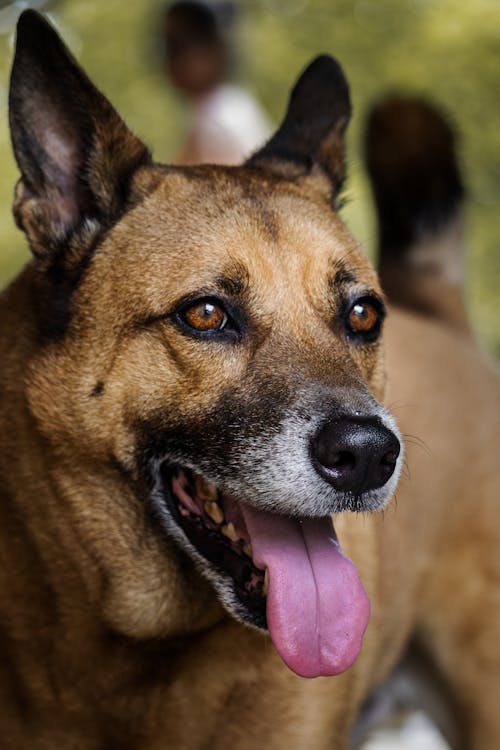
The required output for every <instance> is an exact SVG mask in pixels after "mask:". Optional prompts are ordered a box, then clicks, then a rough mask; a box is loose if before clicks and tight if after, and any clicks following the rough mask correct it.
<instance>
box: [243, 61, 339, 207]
mask: <svg viewBox="0 0 500 750" xmlns="http://www.w3.org/2000/svg"><path fill="white" fill-rule="evenodd" d="M350 116H351V104H350V99H349V86H348V84H347V81H346V78H345V76H344V73H343V71H342V68H341V67H340V65H339V64H338V62H337V61H336V60H334V59H333V58H332V57H330V56H329V55H321V56H320V57H317V58H316V59H315V60H313V61H312V62H311V63H310V65H309V66H308V67H307V68H306V69H305V70H304V72H303V73H302V75H301V76H300V77H299V79H298V81H297V83H296V84H295V86H294V88H293V90H292V93H291V95H290V100H289V102H288V109H287V112H286V115H285V119H284V120H283V122H282V124H281V126H280V127H279V129H278V131H277V132H276V133H275V135H274V136H273V137H272V138H271V140H270V141H268V143H266V145H265V146H264V147H263V148H262V149H260V151H257V153H256V154H254V155H253V156H252V157H250V159H249V160H248V161H247V164H248V165H249V166H253V167H260V168H263V169H266V170H267V171H270V172H273V173H274V174H277V175H279V176H281V177H284V178H285V179H289V180H294V181H301V180H307V181H308V182H309V183H311V182H314V183H315V184H317V186H318V188H319V189H321V190H322V191H323V192H324V191H325V190H327V191H328V194H329V195H330V196H331V197H332V199H334V198H335V196H336V195H337V194H338V192H339V190H340V188H341V187H342V183H343V181H344V178H345V158H344V133H345V130H346V127H347V124H348V122H349V118H350Z"/></svg>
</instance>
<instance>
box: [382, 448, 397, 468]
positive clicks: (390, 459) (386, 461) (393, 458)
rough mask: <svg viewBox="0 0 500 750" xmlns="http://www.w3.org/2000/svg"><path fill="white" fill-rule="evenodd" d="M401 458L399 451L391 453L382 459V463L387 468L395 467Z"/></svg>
mask: <svg viewBox="0 0 500 750" xmlns="http://www.w3.org/2000/svg"><path fill="white" fill-rule="evenodd" d="M398 456H399V451H395V450H394V451H389V452H388V453H386V454H385V456H383V457H382V461H381V463H382V464H383V465H385V466H395V464H396V463H397V460H398Z"/></svg>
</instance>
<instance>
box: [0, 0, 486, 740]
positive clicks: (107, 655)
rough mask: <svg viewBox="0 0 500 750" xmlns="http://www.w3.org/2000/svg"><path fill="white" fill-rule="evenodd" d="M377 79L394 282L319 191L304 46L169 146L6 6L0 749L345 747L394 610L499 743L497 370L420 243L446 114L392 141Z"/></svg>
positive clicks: (450, 214) (319, 157)
mask: <svg viewBox="0 0 500 750" xmlns="http://www.w3.org/2000/svg"><path fill="white" fill-rule="evenodd" d="M398 106H402V105H401V103H399V105H398V104H397V103H396V104H394V102H393V103H392V105H391V106H382V107H381V108H380V109H379V110H378V111H376V112H375V113H374V116H373V118H374V119H373V121H372V123H371V125H370V130H369V137H368V139H367V154H368V164H369V169H370V172H371V174H372V178H373V180H374V185H375V198H376V202H377V205H378V207H379V213H380V217H381V243H382V244H381V252H382V281H383V282H384V274H385V275H387V274H386V273H385V271H384V269H388V268H390V269H391V273H392V274H393V275H392V277H391V278H393V279H394V278H396V275H397V273H399V274H400V282H401V285H400V286H398V283H397V282H395V283H393V285H392V286H391V284H388V290H389V294H392V292H393V289H394V288H396V289H399V292H400V294H402V300H401V301H402V302H403V305H404V303H405V297H404V288H408V289H409V288H411V289H412V290H414V292H413V293H412V301H411V306H410V305H408V306H407V309H398V308H397V307H390V306H389V305H388V301H387V300H386V299H385V297H384V293H383V292H382V287H381V285H380V282H379V279H378V277H377V274H376V272H375V270H374V269H373V267H372V265H371V263H370V262H369V261H368V259H367V257H366V256H365V254H364V252H363V250H362V249H361V248H360V247H359V245H358V243H357V242H356V241H355V240H354V239H353V238H352V237H351V235H350V234H349V232H348V231H347V229H346V228H345V226H344V225H343V223H342V222H341V220H340V218H339V217H338V214H337V210H338V207H339V202H340V199H339V195H340V191H341V188H342V184H343V181H344V176H345V160H344V133H345V130H346V127H347V124H348V121H349V117H350V111H351V108H350V102H349V90H348V86H347V83H346V80H345V77H344V74H343V72H342V70H341V68H340V66H339V65H338V63H336V62H335V61H334V60H333V59H332V58H330V57H328V56H321V57H319V58H317V59H316V60H315V61H313V62H312V63H311V65H310V66H309V67H308V68H307V69H306V70H305V71H304V73H303V74H302V75H301V77H300V78H299V80H298V82H297V83H296V85H295V87H294V89H293V91H292V94H291V97H290V102H289V106H288V110H287V113H286V116H285V118H284V121H283V123H282V124H281V126H280V128H279V129H278V131H277V132H276V133H275V135H274V136H273V137H272V138H271V140H270V141H269V142H268V143H267V144H266V145H264V146H263V148H262V149H261V150H260V151H258V152H257V153H256V154H254V155H253V156H252V157H251V158H250V159H249V160H248V161H247V163H246V164H244V165H243V166H241V167H222V166H213V165H212V166H197V167H189V168H188V167H186V168H181V167H166V166H161V165H157V164H155V163H154V162H153V161H152V159H151V156H150V154H149V152H148V150H147V148H146V147H145V146H144V145H143V144H142V143H141V141H140V140H139V139H138V138H137V137H136V136H135V135H134V134H132V133H131V132H130V131H129V130H128V129H127V127H126V126H125V124H124V123H123V121H122V120H121V119H120V117H119V116H118V114H117V113H116V112H115V110H114V109H113V107H112V106H111V104H110V103H109V102H108V101H107V99H106V98H105V97H104V96H103V95H102V94H101V93H100V92H99V91H98V90H97V89H96V88H95V87H94V85H93V84H92V83H91V82H90V80H89V79H88V78H87V76H86V75H85V73H84V72H83V71H82V70H81V68H80V67H79V66H78V64H77V63H76V61H75V60H74V59H73V57H72V56H71V54H70V53H69V52H68V51H67V50H66V48H65V46H64V44H63V42H62V41H61V40H60V39H59V37H58V36H57V35H56V33H55V32H54V31H53V30H52V28H51V27H50V25H49V24H48V23H47V22H46V21H45V20H44V19H43V18H42V17H41V16H40V15H38V14H37V13H36V12H34V11H31V10H29V11H25V12H24V13H23V14H22V15H21V17H20V20H19V25H18V36H17V46H16V53H15V59H14V64H13V69H12V77H11V87H10V126H11V133H12V142H13V148H14V153H15V157H16V160H17V163H18V165H19V169H20V173H21V178H20V180H19V182H18V184H17V187H16V191H15V199H14V215H15V219H16V222H17V224H18V226H19V227H20V228H21V229H22V230H23V231H24V233H25V235H26V237H27V240H28V243H29V245H30V248H31V250H32V253H33V259H32V260H31V262H30V263H28V265H27V266H26V267H25V269H24V270H23V271H22V272H21V273H20V275H19V276H18V277H17V278H16V279H15V280H14V281H13V283H12V284H11V285H10V286H9V288H8V289H6V290H5V291H4V293H3V295H2V297H1V301H0V311H1V312H0V320H1V329H0V350H1V358H0V361H1V367H2V377H1V381H2V388H1V391H0V404H1V405H0V414H1V420H2V431H1V438H0V440H1V450H0V475H1V482H0V497H1V503H0V514H1V520H0V534H1V546H0V550H1V555H2V565H1V566H0V575H1V579H0V601H1V613H2V616H1V620H0V654H1V664H2V669H1V672H0V675H1V676H0V705H1V711H0V713H1V716H0V728H1V732H0V736H1V738H2V739H1V745H2V748H5V750H21V749H24V748H30V750H47V749H48V748H51V750H52V749H54V748H62V747H64V748H70V747H71V748H73V749H74V750H80V749H82V750H83V749H84V748H85V750H103V748H106V750H111V749H113V750H118V749H119V748H123V749H124V748H126V749H127V750H132V749H135V748H137V749H139V748H141V750H146V749H147V750H165V749H166V748H175V750H195V749H196V750H198V749H199V750H201V748H211V749H212V750H218V749H222V748H224V749H225V748H228V747H231V748H235V750H236V749H237V750H250V748H255V747H257V746H263V747H266V748H267V750H284V748H287V750H292V749H297V750H298V749H299V748H305V747H308V748H314V749H315V750H326V749H327V748H328V749H329V750H331V749H332V748H346V747H347V746H348V743H349V738H350V736H351V735H352V732H353V728H354V727H355V725H356V722H357V720H358V718H359V716H360V712H361V710H362V706H363V704H365V702H366V701H367V700H369V697H370V695H371V694H372V693H373V691H374V690H375V689H377V687H378V686H380V685H381V684H382V683H383V682H384V680H385V679H386V678H387V676H388V675H389V674H390V672H391V670H392V669H393V668H394V667H395V666H396V665H397V663H398V661H399V659H400V658H401V656H402V654H403V653H404V652H405V649H406V648H407V647H408V644H410V642H412V641H414V642H418V643H419V644H420V645H421V646H422V647H423V648H425V650H426V652H427V653H428V654H429V656H430V658H431V659H432V663H433V664H434V665H435V668H436V670H437V671H438V672H439V674H440V675H441V676H442V679H443V680H444V682H445V683H446V685H447V686H448V688H449V690H450V694H451V695H452V696H453V701H454V702H455V705H456V706H457V712H456V717H458V718H459V720H460V726H461V729H460V738H461V741H462V742H463V746H464V747H466V748H469V749H471V750H496V748H498V747H499V746H500V712H499V711H498V705H499V701H500V648H499V647H498V645H497V643H498V638H497V635H498V627H499V625H500V556H499V555H498V547H499V543H500V521H499V518H498V509H497V497H498V489H497V480H498V458H497V446H498V441H499V436H500V429H499V409H498V405H499V383H498V377H497V375H496V373H495V371H494V368H493V367H492V366H491V365H490V364H489V363H488V362H487V360H486V358H485V357H484V356H483V355H482V354H481V353H480V351H479V350H478V348H477V346H476V344H475V343H474V341H473V340H472V337H471V335H470V332H469V331H468V325H467V324H466V323H465V322H464V321H465V320H466V318H465V313H464V311H463V301H462V299H461V294H462V292H461V286H460V285H459V284H458V282H457V284H455V282H454V281H453V279H450V278H449V276H448V275H447V269H448V268H449V264H450V262H452V263H453V262H454V261H450V254H449V253H446V252H444V251H443V252H441V250H442V248H448V247H449V245H450V236H451V235H453V236H455V235H456V234H457V231H458V230H457V222H458V224H459V223H460V221H459V220H460V215H461V212H462V205H463V200H462V198H463V189H462V186H461V180H460V175H459V173H458V171H457V169H456V166H455V161H454V156H453V153H452V150H450V148H451V147H450V144H449V138H448V137H447V132H446V129H445V133H444V136H443V138H442V139H441V140H440V139H439V138H435V139H434V138H430V139H429V140H430V142H432V143H435V142H437V146H436V151H432V149H430V150H429V151H427V150H426V149H425V142H426V134H427V131H428V130H429V129H430V132H431V134H433V135H435V132H434V130H433V127H434V126H433V123H432V122H430V120H432V118H429V117H427V116H426V115H425V113H424V114H423V115H422V118H421V123H422V127H423V133H420V135H419V136H418V138H419V139H420V136H422V140H421V142H420V140H419V148H420V149H421V150H420V151H419V150H418V149H416V151H417V158H413V161H412V154H413V155H414V154H415V148H413V146H414V145H415V144H414V143H412V142H411V141H410V142H406V141H404V139H403V140H402V141H401V143H400V144H398V142H397V139H396V140H395V139H394V138H393V137H392V136H391V128H394V129H397V127H396V126H397V123H396V121H395V119H394V113H393V110H394V108H396V109H397V107H398ZM391 107H392V109H391ZM437 129H438V131H439V127H438V128H437ZM391 143H392V146H393V148H391ZM443 144H444V145H443ZM384 149H385V151H384ZM421 151H423V153H421ZM384 153H385V154H386V157H385V158H383V155H384ZM398 153H399V156H398V158H396V156H397V155H398ZM443 153H444V157H443V158H442V159H441V156H442V154H443ZM393 156H394V160H393V162H391V158H392V157H393ZM438 157H439V158H438ZM411 169H415V170H416V171H415V173H414V174H415V175H416V177H415V179H414V180H412V179H411ZM426 170H427V171H426ZM405 180H406V183H405ZM429 180H431V182H432V185H434V187H436V186H437V187H436V189H432V190H429ZM405 184H406V185H407V186H409V187H408V191H407V193H406V194H405V193H404V191H402V190H401V186H402V185H405ZM391 193H392V198H391ZM391 200H392V201H393V205H394V206H395V208H393V209H391ZM405 201H406V202H405ZM396 209H397V210H396ZM388 228H389V229H388ZM390 229H391V230H392V231H389V230H390ZM403 230H404V231H403ZM410 230H411V231H410ZM405 232H406V235H405ZM429 246H432V247H434V251H433V253H432V255H430V256H429V253H428V251H427V250H426V248H428V247H429ZM457 252H458V251H457ZM386 261H390V262H387V263H386ZM429 263H431V265H432V264H433V269H432V270H433V274H434V278H436V274H437V277H439V278H440V283H441V284H442V287H443V294H442V296H441V299H442V300H444V299H445V298H446V300H447V302H446V304H443V305H441V306H440V302H439V299H435V300H434V301H433V304H430V303H429V304H427V302H429V301H431V302H432V300H433V299H434V298H433V297H432V294H433V293H434V292H435V289H434V292H433V291H432V290H430V289H429V286H428V285H426V284H425V281H426V279H427V278H428V277H429ZM387 273H389V272H388V271H387ZM420 281H422V285H421V287H419V284H420ZM403 285H404V287H403ZM419 288H421V289H422V297H421V299H420V300H419V298H418V289H419ZM395 296H396V295H395ZM426 301H427V302H426ZM389 302H390V300H389ZM410 308H411V309H410ZM450 311H451V312H450ZM387 312H388V314H387ZM397 425H398V426H397ZM404 435H406V436H407V437H406V438H405V437H403V436H404ZM412 436H416V438H419V439H420V440H421V441H423V445H422V444H421V443H419V442H418V440H416V439H414V438H412ZM403 446H404V449H403ZM405 462H406V466H407V471H405V470H404V464H405ZM398 480H399V483H398ZM396 487H397V489H396ZM394 494H395V498H394V499H392V500H391V498H392V496H393V495H394ZM384 509H385V510H384ZM377 511H378V512H377ZM380 511H383V512H380ZM332 518H333V522H332ZM308 678H315V679H308Z"/></svg>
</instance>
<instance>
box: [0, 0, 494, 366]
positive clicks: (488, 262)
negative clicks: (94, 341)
mask: <svg viewBox="0 0 500 750" xmlns="http://www.w3.org/2000/svg"><path fill="white" fill-rule="evenodd" d="M39 2H40V0H39ZM20 4H21V3H19V5H20ZM26 4H27V3H23V5H24V6H26ZM162 7H163V6H162V4H161V3H160V2H159V0H140V1H139V0H129V2H128V3H122V2H118V0H105V2H104V1H103V0H101V2H98V1H97V0H59V2H56V1H55V0H54V2H47V3H46V9H47V11H48V12H49V14H50V17H51V19H52V20H53V21H54V22H55V24H56V26H57V27H58V28H59V30H60V31H61V32H62V34H63V36H64V37H65V38H66V40H67V42H68V43H69V45H70V46H71V47H72V49H73V50H74V52H75V53H76V55H77V57H78V58H79V60H80V61H81V62H82V64H83V65H84V66H85V68H86V69H87V71H88V72H89V74H90V76H91V77H92V78H93V80H94V81H95V82H96V83H97V84H98V85H99V87H100V88H101V89H102V90H103V91H104V92H105V93H106V94H107V95H108V96H109V98H110V99H111V100H112V101H113V103H114V104H115V106H116V107H117V109H118V110H119V111H120V113H121V114H122V115H123V117H124V118H125V120H126V121H127V122H128V123H129V125H130V126H131V127H132V129H133V130H135V132H137V133H138V134H139V135H140V136H141V137H142V138H143V139H144V140H145V141H146V142H147V143H148V144H149V145H150V146H151V147H152V148H153V151H154V153H155V155H156V157H157V158H158V159H159V160H161V161H168V159H169V158H170V157H171V156H172V155H173V154H175V152H176V150H177V147H178V145H179V143H180V139H181V137H182V132H183V127H184V108H183V105H182V102H180V101H179V100H178V98H177V97H176V96H175V95H174V94H173V93H172V91H171V90H169V89H168V87H167V85H166V82H165V79H164V77H163V75H162V71H161V69H160V55H159V33H158V23H159V21H160V18H161V10H162ZM241 7H242V11H243V13H242V16H243V17H242V22H241V24H240V30H239V55H238V56H239V60H240V62H239V65H238V70H237V71H236V75H237V77H238V78H239V79H240V80H242V81H243V82H245V83H247V84H248V85H249V86H251V87H252V88H253V89H254V90H255V92H256V93H257V94H258V96H259V97H260V98H261V100H262V102H263V103H264V105H265V107H266V108H267V110H268V112H269V113H270V115H271V117H272V118H273V119H274V120H275V121H278V120H279V118H280V116H281V114H282V112H283V109H284V106H285V102H286V98H287V94H288V90H289V88H290V85H291V83H292V82H293V80H294V78H295V77H296V74H297V72H298V70H300V68H302V67H303V66H304V65H305V64H306V63H307V62H308V60H309V59H310V58H311V57H312V56H313V55H316V54H317V53H318V52H322V51H326V52H331V53H333V54H334V55H335V56H336V57H338V58H339V59H340V61H341V62H342V64H343V66H344V69H345V71H346V73H347V76H348V78H349V81H350V84H351V88H352V93H353V103H354V112H355V114H354V118H353V122H352V125H351V128H350V133H349V163H350V178H349V182H348V186H347V196H348V198H349V199H350V200H349V202H348V204H347V207H346V209H345V210H344V214H345V218H346V221H347V222H348V224H349V225H350V226H351V228H352V230H353V232H354V233H355V234H356V236H357V237H358V238H359V240H360V241H361V242H362V243H363V244H364V245H365V246H366V247H367V250H368V252H370V253H372V252H373V250H374V244H375V227H374V217H373V213H372V206H371V200H370V194H369V189H368V185H367V182H366V177H365V175H364V173H363V169H362V161H361V141H362V128H363V122H364V116H365V113H366V110H367V107H368V106H369V105H370V103H372V102H373V101H374V100H376V99H377V98H378V97H380V96H381V95H382V94H383V93H385V92H387V91H388V90H400V91H401V90H403V91H411V92H415V93H418V94H423V95H425V96H428V97H430V98H431V99H433V100H434V101H436V102H438V103H439V104H440V105H441V106H442V108H444V111H445V112H448V114H450V116H451V117H452V119H453V121H454V122H455V125H456V128H457V130H458V132H459V134H460V145H461V159H462V164H463V168H464V172H465V175H466V182H467V185H468V189H469V194H470V208H469V239H470V254H469V274H468V296H469V300H470V306H471V309H472V314H473V319H474V323H475V327H476V330H477V331H478V333H479V335H480V336H481V337H482V339H483V341H484V342H485V344H486V345H487V346H488V347H489V348H490V349H491V350H492V351H494V352H495V353H496V354H497V355H500V318H499V304H498V285H499V281H500V252H499V248H498V242H499V240H498V238H499V237H500V85H499V83H500V2H499V1H498V0H474V2H469V3H464V2H463V1H462V0H460V1H459V0H434V1H433V0H246V2H242V3H241ZM13 8H14V6H12V5H10V6H6V7H5V8H3V9H2V10H0V280H1V281H4V280H6V279H7V278H9V277H10V276H12V275H13V274H14V272H15V271H16V270H17V269H18V268H19V267H20V265H21V264H22V263H23V262H24V261H25V259H26V258H27V257H28V254H27V251H26V249H25V243H24V240H23V237H22V235H21V233H20V232H19V231H18V230H16V228H15V227H14V224H13V221H12V219H11V214H10V203H11V195H12V188H13V185H14V183H15V180H16V179H17V170H16V167H15V164H14V161H13V158H12V156H11V153H10V143H9V139H8V132H7V116H6V114H7V113H6V96H7V93H6V92H7V81H8V71H9V68H10V64H11V59H12V38H13V21H14V10H13Z"/></svg>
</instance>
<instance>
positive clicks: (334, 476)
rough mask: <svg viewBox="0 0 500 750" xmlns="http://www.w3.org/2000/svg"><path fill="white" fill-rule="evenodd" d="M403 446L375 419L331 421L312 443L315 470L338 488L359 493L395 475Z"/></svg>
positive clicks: (347, 418) (379, 485)
mask: <svg viewBox="0 0 500 750" xmlns="http://www.w3.org/2000/svg"><path fill="white" fill-rule="evenodd" d="M400 450H401V446H400V444H399V440H398V439H397V437H396V436H395V435H394V433H393V432H391V431H390V430H389V429H387V427H385V426H384V425H383V424H382V422H381V421H380V420H379V419H378V418H376V417H369V418H365V419H357V418H355V417H343V418H341V419H338V420H335V421H332V422H329V423H328V424H327V425H326V426H325V427H323V428H322V429H321V431H320V432H319V433H318V435H317V436H316V438H315V439H314V440H313V444H312V452H313V456H314V459H315V464H316V469H317V471H318V472H319V473H320V474H321V476H322V477H323V478H324V479H326V481H327V482H329V483H330V484H331V485H332V486H333V487H335V489H337V490H346V491H349V492H353V493H355V494H359V493H360V492H363V491H365V490H374V489H376V488H377V487H382V486H383V485H384V484H385V483H386V482H387V480H388V479H389V478H390V477H391V476H392V474H393V472H394V469H395V467H396V462H397V459H398V456H399V452H400Z"/></svg>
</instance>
